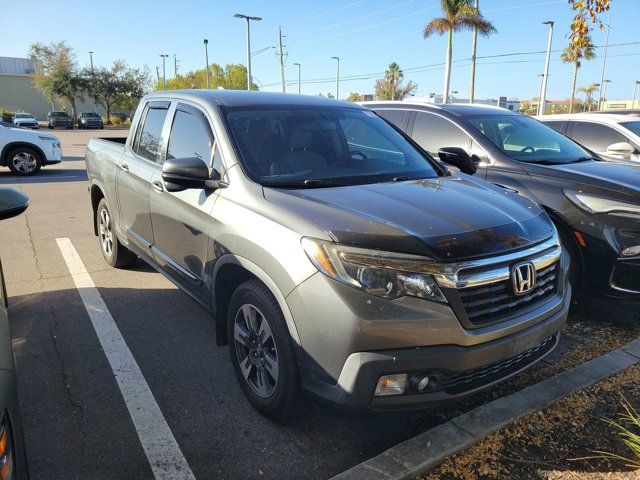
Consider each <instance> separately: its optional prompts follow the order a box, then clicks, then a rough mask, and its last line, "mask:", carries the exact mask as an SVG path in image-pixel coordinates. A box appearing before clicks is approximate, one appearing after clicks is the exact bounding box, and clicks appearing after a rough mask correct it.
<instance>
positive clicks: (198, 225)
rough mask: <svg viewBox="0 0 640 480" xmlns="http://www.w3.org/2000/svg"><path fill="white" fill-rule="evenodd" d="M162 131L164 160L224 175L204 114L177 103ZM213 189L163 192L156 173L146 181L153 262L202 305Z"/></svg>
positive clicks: (205, 296)
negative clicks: (199, 163)
mask: <svg viewBox="0 0 640 480" xmlns="http://www.w3.org/2000/svg"><path fill="white" fill-rule="evenodd" d="M169 117H170V119H169V122H168V124H167V126H166V127H165V133H164V135H163V137H164V138H166V139H167V141H166V147H165V148H164V150H163V152H162V153H163V156H162V157H161V163H162V162H163V161H164V160H165V159H177V160H178V161H179V159H181V158H193V157H198V158H201V159H202V160H203V161H204V162H205V163H206V164H207V165H208V166H209V171H210V173H211V172H212V169H213V168H214V167H215V168H216V170H218V172H219V173H221V174H223V173H224V172H223V171H222V170H223V167H222V162H221V158H220V155H219V152H217V153H216V154H215V155H214V152H215V151H216V144H215V136H214V134H213V128H212V126H211V122H210V120H209V118H208V115H207V114H206V113H205V112H204V111H203V110H201V109H200V108H199V107H197V106H196V105H192V104H187V103H185V102H178V103H176V105H175V106H174V107H173V108H172V109H171V110H170V112H169ZM218 193H219V190H217V191H214V192H212V191H209V190H204V189H188V190H183V191H181V192H168V191H167V190H166V189H165V186H164V182H163V180H162V172H161V171H160V170H158V171H157V172H156V174H155V175H154V177H153V180H152V191H151V223H152V227H153V238H154V245H153V247H152V250H153V253H154V255H155V257H156V260H157V261H158V262H159V263H160V265H161V266H162V267H163V268H164V269H165V270H166V271H167V272H169V274H170V275H171V276H172V277H174V279H176V280H177V281H178V282H180V283H181V284H182V286H183V287H184V288H185V289H186V290H188V291H189V292H191V293H192V294H193V295H194V296H196V298H198V299H199V300H201V301H202V302H204V303H208V302H209V285H208V284H207V282H206V281H205V278H206V275H205V268H206V266H207V260H208V258H209V252H208V250H209V246H210V234H211V232H212V230H213V227H214V226H213V220H212V218H211V211H212V209H213V204H214V202H215V200H216V198H217V197H218Z"/></svg>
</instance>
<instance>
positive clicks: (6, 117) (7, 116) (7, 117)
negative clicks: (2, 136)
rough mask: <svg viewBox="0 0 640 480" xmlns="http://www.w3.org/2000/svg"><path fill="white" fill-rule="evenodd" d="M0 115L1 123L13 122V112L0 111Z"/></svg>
mask: <svg viewBox="0 0 640 480" xmlns="http://www.w3.org/2000/svg"><path fill="white" fill-rule="evenodd" d="M0 115H1V116H2V121H3V122H8V123H11V122H12V121H13V112H8V111H6V110H0Z"/></svg>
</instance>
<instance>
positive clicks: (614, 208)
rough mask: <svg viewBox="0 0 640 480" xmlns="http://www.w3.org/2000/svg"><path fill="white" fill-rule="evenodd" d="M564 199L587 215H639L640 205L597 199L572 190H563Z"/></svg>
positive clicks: (610, 199)
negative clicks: (584, 211)
mask: <svg viewBox="0 0 640 480" xmlns="http://www.w3.org/2000/svg"><path fill="white" fill-rule="evenodd" d="M563 192H564V194H565V195H566V197H567V198H568V199H569V200H571V201H572V202H573V203H574V204H576V205H577V206H578V207H579V208H581V209H583V210H586V211H587V212H589V213H610V214H612V215H616V214H617V215H625V214H627V215H628V214H632V215H640V205H635V204H633V203H627V202H621V201H620V200H614V199H612V198H606V197H598V196H596V195H591V194H587V193H582V192H576V191H573V190H563Z"/></svg>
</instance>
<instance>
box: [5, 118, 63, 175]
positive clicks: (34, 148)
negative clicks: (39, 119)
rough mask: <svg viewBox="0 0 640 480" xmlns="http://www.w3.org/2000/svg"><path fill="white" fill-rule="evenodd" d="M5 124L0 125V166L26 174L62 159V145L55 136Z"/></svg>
mask: <svg viewBox="0 0 640 480" xmlns="http://www.w3.org/2000/svg"><path fill="white" fill-rule="evenodd" d="M5 125H7V124H2V125H0V166H3V167H9V168H10V169H11V171H12V172H13V173H15V174H18V175H23V176H26V175H33V174H35V173H37V172H38V171H39V170H40V168H41V167H43V166H44V165H51V164H53V163H60V162H61V161H62V147H61V145H60V140H58V139H57V138H56V137H54V136H51V135H44V134H42V133H39V132H32V131H31V130H25V129H23V128H12V127H7V126H5Z"/></svg>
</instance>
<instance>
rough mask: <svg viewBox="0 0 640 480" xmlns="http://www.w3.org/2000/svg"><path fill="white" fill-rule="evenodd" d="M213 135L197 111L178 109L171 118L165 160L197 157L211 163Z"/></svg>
mask: <svg viewBox="0 0 640 480" xmlns="http://www.w3.org/2000/svg"><path fill="white" fill-rule="evenodd" d="M212 148H213V133H211V128H210V127H209V122H208V121H207V119H206V117H205V116H204V114H203V113H202V112H200V111H199V110H197V109H191V108H188V107H187V108H183V107H178V109H177V110H176V114H175V116H174V118H173V126H172V127H171V136H170V137H169V148H168V150H167V159H170V158H192V157H198V158H201V159H202V160H204V161H205V162H206V164H207V165H210V163H211V150H212Z"/></svg>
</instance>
